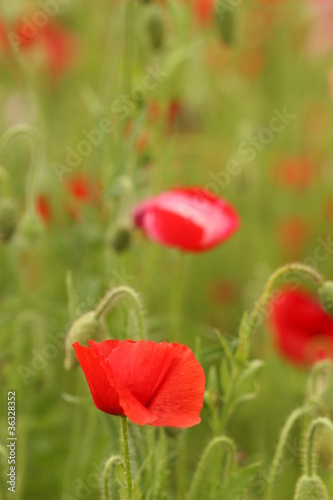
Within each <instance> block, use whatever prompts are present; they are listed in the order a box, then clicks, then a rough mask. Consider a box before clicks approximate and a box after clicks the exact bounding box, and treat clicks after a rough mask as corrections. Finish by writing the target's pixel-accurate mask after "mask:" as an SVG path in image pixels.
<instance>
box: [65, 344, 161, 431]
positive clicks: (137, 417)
mask: <svg viewBox="0 0 333 500" xmlns="http://www.w3.org/2000/svg"><path fill="white" fill-rule="evenodd" d="M116 342H117V341H116ZM73 347H74V349H75V352H76V356H77V359H78V361H79V363H80V365H81V368H82V370H83V372H84V374H85V377H86V379H87V382H88V386H89V389H90V392H91V395H92V398H93V401H94V403H95V406H96V407H97V408H98V409H99V410H102V411H104V412H105V413H109V414H111V415H122V416H124V415H126V416H127V417H128V418H129V419H130V420H131V421H132V422H134V423H135V424H139V425H145V424H149V423H150V422H152V421H153V420H154V416H153V415H152V414H151V412H150V411H149V410H147V409H146V408H144V406H143V405H142V404H141V403H140V402H139V401H138V400H137V399H136V398H135V397H134V396H133V395H132V394H131V393H130V392H129V391H128V390H127V388H126V387H124V386H123V385H122V384H121V383H120V381H119V380H116V379H115V378H114V377H113V375H112V373H111V370H110V368H109V366H108V364H107V363H106V358H105V357H104V356H103V355H101V351H100V348H99V347H98V344H97V343H96V342H93V341H90V342H89V347H84V346H81V345H80V344H79V343H78V342H75V343H74V344H73ZM113 347H114V348H116V346H115V345H114V346H113ZM102 349H103V348H102Z"/></svg>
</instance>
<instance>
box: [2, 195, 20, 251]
mask: <svg viewBox="0 0 333 500" xmlns="http://www.w3.org/2000/svg"><path fill="white" fill-rule="evenodd" d="M17 223H18V210H17V205H16V203H15V201H14V200H12V199H11V198H2V199H1V200H0V242H1V243H7V242H8V241H9V240H10V239H11V237H12V236H13V234H14V233H15V230H16V228H17Z"/></svg>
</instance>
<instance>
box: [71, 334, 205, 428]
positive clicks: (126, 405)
mask: <svg viewBox="0 0 333 500" xmlns="http://www.w3.org/2000/svg"><path fill="white" fill-rule="evenodd" d="M73 347H74V349H75V352H76V356H77V359H78V361H79V363H80V365H81V368H82V370H83V372H84V374H85V377H86V379H87V382H88V385H89V389H90V392H91V395H92V398H93V401H94V403H95V406H96V407H97V408H98V409H99V410H102V411H104V412H105V413H109V414H111V415H121V416H126V417H128V418H129V419H130V420H131V421H132V422H134V423H135V424H139V425H146V424H149V425H153V426H170V427H191V426H193V425H196V424H198V423H199V422H200V411H201V408H202V404H203V395H204V390H205V382H206V380H205V374H204V371H203V369H202V367H201V365H200V364H199V363H198V361H197V360H196V359H195V357H194V355H193V353H192V351H191V350H190V349H189V348H188V347H187V346H185V345H182V344H174V343H171V344H168V343H166V342H162V343H157V342H151V341H145V340H141V341H139V342H134V341H132V340H124V341H120V340H106V341H104V342H100V343H96V342H94V341H93V340H90V341H89V347H84V346H82V345H80V344H79V343H78V342H75V343H74V344H73Z"/></svg>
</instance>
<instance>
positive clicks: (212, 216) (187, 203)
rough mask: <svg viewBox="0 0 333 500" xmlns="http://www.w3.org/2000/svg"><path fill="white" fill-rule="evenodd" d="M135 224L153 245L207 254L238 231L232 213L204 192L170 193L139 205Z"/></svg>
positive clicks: (201, 190) (198, 189)
mask: <svg viewBox="0 0 333 500" xmlns="http://www.w3.org/2000/svg"><path fill="white" fill-rule="evenodd" d="M134 219H135V224H136V225H137V226H138V227H140V228H141V229H142V230H143V231H144V233H145V234H146V235H147V236H148V237H149V238H150V239H151V240H153V241H156V242H158V243H161V244H162V245H166V246H171V247H178V248H181V249H182V250H185V251H189V252H202V251H205V250H209V249H211V248H213V247H215V246H217V245H218V244H219V243H222V241H224V240H226V239H227V238H229V237H230V236H231V235H232V234H233V233H234V232H235V231H236V230H237V229H238V227H239V225H240V220H239V217H238V214H237V212H236V211H235V209H234V208H233V207H232V206H231V205H230V204H229V203H228V202H227V201H225V200H224V199H222V198H218V197H217V196H214V195H212V194H211V193H209V192H208V191H206V190H205V189H202V188H199V187H190V188H183V189H180V188H179V189H172V190H171V191H166V192H164V193H161V194H159V195H157V196H155V197H154V198H148V199H147V200H145V201H143V202H142V203H140V204H138V205H137V206H136V208H135V211H134Z"/></svg>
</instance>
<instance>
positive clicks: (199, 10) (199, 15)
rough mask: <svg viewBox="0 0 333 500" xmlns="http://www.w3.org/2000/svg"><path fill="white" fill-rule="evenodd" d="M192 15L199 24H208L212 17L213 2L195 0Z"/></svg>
mask: <svg viewBox="0 0 333 500" xmlns="http://www.w3.org/2000/svg"><path fill="white" fill-rule="evenodd" d="M194 15H195V17H196V19H197V20H198V21H199V23H200V24H203V25H205V24H208V23H209V22H211V21H212V19H213V15H214V0H195V2H194Z"/></svg>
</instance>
